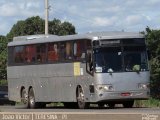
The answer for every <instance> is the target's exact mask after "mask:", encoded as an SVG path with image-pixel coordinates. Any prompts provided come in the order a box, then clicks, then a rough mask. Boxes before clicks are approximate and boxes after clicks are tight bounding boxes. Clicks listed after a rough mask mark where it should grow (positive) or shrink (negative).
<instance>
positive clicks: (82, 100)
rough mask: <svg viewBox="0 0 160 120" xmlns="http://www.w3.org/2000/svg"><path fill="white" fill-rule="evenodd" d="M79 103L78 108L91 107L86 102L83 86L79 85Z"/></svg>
mask: <svg viewBox="0 0 160 120" xmlns="http://www.w3.org/2000/svg"><path fill="white" fill-rule="evenodd" d="M77 104H78V108H80V109H86V108H88V107H89V103H87V102H85V95H84V91H83V89H82V88H81V87H78V92H77Z"/></svg>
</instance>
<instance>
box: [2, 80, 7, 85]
mask: <svg viewBox="0 0 160 120" xmlns="http://www.w3.org/2000/svg"><path fill="white" fill-rule="evenodd" d="M7 84H8V82H7V80H0V86H3V85H7Z"/></svg>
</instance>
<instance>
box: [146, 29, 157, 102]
mask: <svg viewBox="0 0 160 120" xmlns="http://www.w3.org/2000/svg"><path fill="white" fill-rule="evenodd" d="M146 41H147V46H148V49H149V51H150V54H151V59H150V66H151V95H152V97H154V98H159V99H160V30H151V29H150V28H149V27H147V28H146Z"/></svg>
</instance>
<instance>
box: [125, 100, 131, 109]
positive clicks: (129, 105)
mask: <svg viewBox="0 0 160 120" xmlns="http://www.w3.org/2000/svg"><path fill="white" fill-rule="evenodd" d="M133 104H134V100H132V101H126V102H124V103H123V107H124V108H132V107H133Z"/></svg>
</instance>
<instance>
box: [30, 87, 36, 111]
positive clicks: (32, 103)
mask: <svg viewBox="0 0 160 120" xmlns="http://www.w3.org/2000/svg"><path fill="white" fill-rule="evenodd" d="M29 104H30V108H34V107H35V98H34V93H33V90H32V89H31V90H30V92H29Z"/></svg>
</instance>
